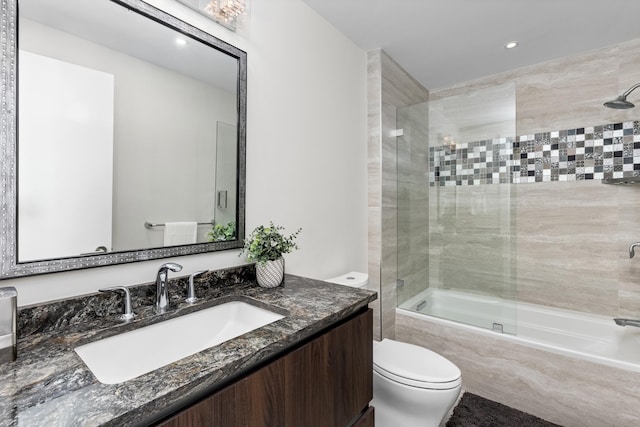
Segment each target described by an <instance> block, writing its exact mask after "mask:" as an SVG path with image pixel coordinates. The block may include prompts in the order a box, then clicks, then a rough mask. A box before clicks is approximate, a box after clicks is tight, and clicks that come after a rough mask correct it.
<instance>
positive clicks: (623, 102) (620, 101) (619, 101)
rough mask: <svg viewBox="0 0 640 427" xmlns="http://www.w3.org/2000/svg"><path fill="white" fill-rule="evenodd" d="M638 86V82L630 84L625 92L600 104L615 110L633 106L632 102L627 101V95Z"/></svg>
mask: <svg viewBox="0 0 640 427" xmlns="http://www.w3.org/2000/svg"><path fill="white" fill-rule="evenodd" d="M638 87H640V83H637V84H635V85H633V86H631V87H630V88H629V90H627V91H626V92H625V93H623V94H622V95H620V96H619V97H617V98H616V99H614V100H612V101H607V102H605V103H604V104H602V105H604V106H605V107H607V108H614V109H616V110H626V109H627V108H633V107H635V105H633V103H632V102H629V101H627V96H629V94H630V93H631V92H633V91H634V90H636V89H637V88H638Z"/></svg>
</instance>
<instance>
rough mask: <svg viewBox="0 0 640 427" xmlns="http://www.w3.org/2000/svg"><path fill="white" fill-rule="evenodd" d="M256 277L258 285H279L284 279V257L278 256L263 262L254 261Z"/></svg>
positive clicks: (271, 286)
mask: <svg viewBox="0 0 640 427" xmlns="http://www.w3.org/2000/svg"><path fill="white" fill-rule="evenodd" d="M256 279H257V280H258V285H260V286H262V287H263V288H275V287H276V286H279V285H280V284H281V283H282V280H283V279H284V258H283V257H280V258H278V259H277V260H274V261H267V262H266V263H264V264H261V263H256Z"/></svg>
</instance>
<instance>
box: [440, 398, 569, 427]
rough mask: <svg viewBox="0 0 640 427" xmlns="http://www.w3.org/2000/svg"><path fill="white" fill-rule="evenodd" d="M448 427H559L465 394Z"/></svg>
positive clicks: (507, 407)
mask: <svg viewBox="0 0 640 427" xmlns="http://www.w3.org/2000/svg"><path fill="white" fill-rule="evenodd" d="M446 427H559V426H558V424H554V423H550V422H548V421H545V420H543V419H541V418H538V417H535V416H533V415H529V414H527V413H525V412H522V411H518V410H517V409H513V408H510V407H509V406H505V405H503V404H501V403H497V402H494V401H491V400H488V399H485V398H482V397H480V396H476V395H475V394H471V393H465V394H463V395H462V399H460V402H459V403H458V405H457V406H456V407H455V409H454V410H453V415H451V418H449V421H447V426H446Z"/></svg>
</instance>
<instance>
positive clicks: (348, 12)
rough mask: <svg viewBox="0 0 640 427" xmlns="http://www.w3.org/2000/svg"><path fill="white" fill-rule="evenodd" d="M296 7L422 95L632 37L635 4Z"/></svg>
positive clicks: (556, 1)
mask: <svg viewBox="0 0 640 427" xmlns="http://www.w3.org/2000/svg"><path fill="white" fill-rule="evenodd" d="M303 1H304V2H305V3H307V4H308V5H309V6H310V7H311V8H313V9H314V10H315V11H316V12H318V13H319V14H320V15H321V16H322V17H324V18H325V19H326V20H327V21H328V22H330V23H331V24H332V25H333V26H334V27H336V28H337V29H338V30H340V31H341V32H342V33H344V34H345V35H346V36H347V37H349V38H350V39H351V40H353V42H354V43H355V44H356V45H358V46H360V47H361V48H362V49H364V50H366V51H369V50H374V49H383V50H384V51H385V52H386V53H387V54H389V55H390V56H391V57H392V58H393V59H394V60H395V61H396V62H397V63H399V64H400V65H401V66H402V67H403V68H404V69H405V70H406V71H407V72H409V73H410V74H411V75H412V76H413V77H414V78H416V79H417V80H418V81H420V82H421V83H422V84H423V85H424V86H425V87H426V88H428V89H430V90H433V89H440V88H445V87H449V86H452V85H455V84H458V83H462V82H466V81H469V80H473V79H476V78H480V77H484V76H488V75H492V74H496V73H499V72H502V71H507V70H512V69H516V68H520V67H524V66H527V65H531V64H536V63H539V62H543V61H547V60H550V59H555V58H561V57H565V56H569V55H573V54H576V53H580V52H586V51H589V50H593V49H597V48H601V47H605V46H609V45H613V44H617V43H620V42H622V41H627V40H631V39H634V38H639V37H640V25H639V24H640V1H639V0H303ZM512 40H516V41H518V42H519V45H518V47H516V48H515V49H506V48H504V45H505V44H506V43H507V42H509V41H512ZM638 73H639V74H640V70H639V71H638Z"/></svg>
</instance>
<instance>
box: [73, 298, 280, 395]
mask: <svg viewBox="0 0 640 427" xmlns="http://www.w3.org/2000/svg"><path fill="white" fill-rule="evenodd" d="M283 317H284V316H282V315H280V314H277V313H274V312H272V311H269V310H265V309H262V308H259V307H256V306H254V305H251V304H247V303H245V302H240V301H233V302H228V303H225V304H221V305H217V306H215V307H211V308H207V309H204V310H200V311H197V312H195V313H190V314H186V315H184V316H180V317H176V318H173V319H169V320H165V321H164V322H160V323H156V324H154V325H150V326H146V327H144V328H140V329H136V330H133V331H129V332H125V333H122V334H119V335H114V336H112V337H109V338H104V339H102V340H99V341H94V342H92V343H89V344H85V345H82V346H80V347H78V348H76V349H75V350H76V353H78V355H79V356H80V357H81V358H82V360H83V361H84V363H86V364H87V366H88V367H89V369H91V372H93V374H94V375H95V376H96V378H98V381H100V382H101V383H103V384H117V383H121V382H124V381H127V380H130V379H132V378H135V377H138V376H140V375H142V374H146V373H147V372H151V371H153V370H155V369H158V368H160V367H162V366H165V365H168V364H170V363H172V362H175V361H177V360H180V359H182V358H184V357H187V356H190V355H192V354H195V353H198V352H199V351H202V350H205V349H207V348H209V347H213V346H214V345H218V344H221V343H223V342H225V341H227V340H230V339H232V338H235V337H238V336H240V335H242V334H244V333H247V332H249V331H252V330H254V329H257V328H260V327H261V326H264V325H267V324H269V323H272V322H275V321H277V320H280V319H282V318H283Z"/></svg>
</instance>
